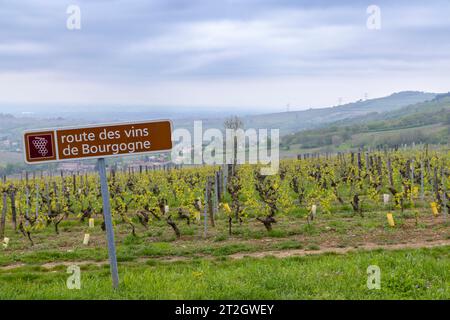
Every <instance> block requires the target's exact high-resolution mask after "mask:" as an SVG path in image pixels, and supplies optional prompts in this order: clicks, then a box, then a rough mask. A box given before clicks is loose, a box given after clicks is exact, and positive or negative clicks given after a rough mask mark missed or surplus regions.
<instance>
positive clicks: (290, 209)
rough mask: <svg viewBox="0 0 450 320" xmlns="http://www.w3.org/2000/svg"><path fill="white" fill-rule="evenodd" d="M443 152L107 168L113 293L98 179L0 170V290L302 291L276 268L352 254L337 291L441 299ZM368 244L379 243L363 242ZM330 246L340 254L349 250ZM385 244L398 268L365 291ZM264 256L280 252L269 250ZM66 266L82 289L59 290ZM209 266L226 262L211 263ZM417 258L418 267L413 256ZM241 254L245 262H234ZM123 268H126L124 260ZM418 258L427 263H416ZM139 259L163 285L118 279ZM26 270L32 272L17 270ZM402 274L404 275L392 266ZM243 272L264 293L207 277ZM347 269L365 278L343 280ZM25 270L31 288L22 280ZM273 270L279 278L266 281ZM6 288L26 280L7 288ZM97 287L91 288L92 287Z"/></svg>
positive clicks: (449, 158)
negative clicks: (267, 171)
mask: <svg viewBox="0 0 450 320" xmlns="http://www.w3.org/2000/svg"><path fill="white" fill-rule="evenodd" d="M449 163H450V153H448V151H447V150H433V151H431V150H430V151H429V150H428V149H423V150H422V149H415V150H402V151H400V150H392V151H386V150H380V151H376V152H352V153H351V152H349V153H341V154H338V155H335V156H331V155H303V156H299V158H298V159H296V160H285V161H282V162H281V164H280V168H279V172H278V174H277V175H272V176H263V175H261V173H260V171H261V170H260V169H261V168H260V167H259V166H254V165H237V166H234V165H229V166H198V167H168V168H156V169H155V168H143V167H141V168H139V169H138V170H133V169H128V170H117V169H116V168H114V167H111V168H110V169H109V172H108V181H109V188H110V196H111V208H112V215H113V222H114V226H115V229H116V243H117V245H118V258H119V265H120V268H121V272H123V273H125V275H124V280H123V281H124V284H123V286H125V287H126V288H128V289H121V290H122V291H120V290H119V293H111V292H110V291H111V289H110V288H109V287H108V273H107V271H108V263H107V252H106V244H105V241H106V240H105V235H104V231H105V230H104V229H105V227H104V223H103V216H102V201H101V192H100V185H99V180H98V179H99V178H98V176H97V175H96V174H73V175H65V174H64V173H59V172H58V173H55V172H53V173H51V174H46V175H36V174H34V175H31V174H27V173H24V174H23V175H22V179H17V180H10V179H8V178H7V177H4V178H3V180H2V182H1V184H0V192H1V194H2V202H1V209H2V210H1V221H0V238H1V239H3V246H2V247H1V248H0V252H1V254H0V286H4V290H3V291H2V290H0V298H12V297H36V298H39V297H41V296H40V295H39V290H38V289H37V288H39V287H41V288H44V289H43V290H44V291H45V290H47V289H45V288H46V286H49V288H50V289H48V290H49V291H48V292H47V293H48V297H66V298H71V297H74V295H75V297H86V296H90V297H111V296H112V297H124V298H125V297H128V294H130V296H132V297H138V298H139V297H140V298H143V297H145V298H148V297H154V298H161V297H163V298H180V297H181V298H205V297H206V298H210V297H215V298H217V297H219V298H237V297H241V298H265V297H269V298H275V299H277V298H299V297H302V294H303V293H300V291H299V290H300V289H299V288H294V289H295V290H294V289H292V288H289V289H286V288H285V289H283V290H282V292H283V293H281V291H279V290H281V288H283V287H284V286H286V284H284V282H285V281H290V282H295V283H296V282H298V281H300V280H299V279H297V280H293V279H287V278H283V277H282V274H283V271H280V270H291V269H292V268H296V267H295V265H296V263H297V267H298V268H299V269H298V270H301V269H305V268H306V267H305V264H306V265H307V264H311V263H312V262H311V260H301V259H307V258H310V257H309V256H311V255H313V254H314V255H315V256H317V258H318V260H317V261H316V262H317V263H316V265H315V266H314V265H311V268H313V269H314V268H316V267H320V266H321V268H322V269H325V271H326V270H328V271H330V270H331V269H333V268H338V269H339V266H342V265H348V264H350V265H351V266H349V270H350V269H352V268H353V269H354V268H355V266H356V265H361V268H359V269H358V270H353V271H352V273H350V274H349V273H346V274H345V277H348V279H346V280H345V281H344V280H342V283H341V284H339V283H338V284H336V283H334V284H331V286H333V285H337V286H338V287H339V288H341V289H342V290H343V292H344V293H343V296H345V297H354V296H353V295H355V294H361V296H362V297H366V298H367V297H371V296H370V295H372V296H373V297H374V298H388V297H395V296H396V295H397V294H398V291H399V290H400V291H401V294H404V297H407V298H413V297H414V298H422V297H424V298H425V297H440V298H449V297H450V293H449V291H448V290H449V289H448V287H449V286H448V284H449V283H448V281H449V279H450V277H449V274H448V273H449V271H448V270H450V268H449V266H450V262H449V259H448V258H449V257H448V248H449V247H448V246H449V245H450V240H449V239H450V228H449V221H448V219H449V218H448V212H449V209H450V202H449V201H448V199H449V197H450V193H449V192H448V189H449V188H450V184H449V179H448V175H449V169H450V166H449ZM418 248H423V249H420V250H421V251H420V250H419V249H418ZM426 248H428V249H426ZM373 249H380V250H382V249H386V251H375V253H371V252H372V251H370V250H373ZM390 249H392V250H394V249H398V250H400V251H398V252H397V251H395V250H394V251H392V250H390ZM355 250H356V251H355ZM358 250H362V251H361V252H360V251H358ZM401 250H406V251H401ZM408 250H412V251H408ZM366 251H367V252H366ZM329 253H342V254H344V253H345V254H348V258H345V256H342V257H341V256H328V255H326V254H329ZM321 254H325V256H323V255H321ZM390 255H398V257H397V258H398V261H402V259H403V260H405V261H403V262H402V263H400V264H399V265H398V266H392V261H391V265H390V267H389V268H391V269H392V268H394V269H395V268H399V269H398V270H397V269H396V270H397V271H395V272H394V271H393V272H394V275H393V274H392V272H391V274H390V275H389V277H392V279H391V278H389V279H388V280H387V281H388V283H390V284H391V286H389V287H388V288H386V289H384V290H381V291H380V292H368V291H367V289H364V286H365V280H364V277H365V272H366V268H367V266H368V265H370V264H371V261H375V262H377V261H378V263H379V264H383V263H384V262H383V259H388V260H389V259H391V260H392V259H393V258H392V257H391V256H390ZM400 255H402V256H400ZM274 256H275V257H278V258H285V259H280V260H278V259H275V260H273V257H274ZM430 256H431V257H433V258H430ZM408 257H411V258H408ZM299 259H300V260H299ZM320 259H322V260H320ZM302 261H303V262H302ZM366 262H367V263H366ZM71 264H78V265H80V266H82V268H83V270H84V271H83V272H86V273H87V274H88V275H89V279H90V280H92V281H91V283H89V281H88V280H86V284H85V286H86V287H87V288H90V289H86V290H85V291H83V290H81V291H80V293H77V292H72V291H67V289H65V287H64V285H65V284H64V279H65V277H66V274H65V268H66V267H67V266H69V265H71ZM220 264H223V265H224V266H225V269H224V270H228V272H226V271H219V270H217V268H215V266H216V267H217V265H220ZM417 264H422V266H423V268H424V269H422V270H415V267H414V268H412V267H411V266H417ZM245 265H247V266H248V268H249V269H248V270H245V271H242V270H241V269H242V268H244V267H245ZM125 266H129V268H125ZM275 266H276V267H275ZM408 266H409V267H408ZM133 268H136V273H137V275H136V273H132V272H131V271H130V270H133ZM327 268H328V269H327ZM162 269H164V270H165V271H162ZM425 269H427V270H428V271H430V270H431V272H430V273H429V274H428V273H425V272H422V271H423V270H425ZM55 270H56V271H55ZM148 270H159V271H161V278H157V275H154V274H153V273H152V275H151V281H153V283H154V285H155V288H159V289H161V292H160V293H159V294H156V293H154V292H153V291H154V290H152V289H151V288H150V287H146V288H147V290H148V291H149V292H147V294H145V293H139V294H137V293H136V292H134V291H133V290H131V289H130V286H137V287H139V286H140V285H139V284H140V283H141V280H138V279H139V274H141V275H142V276H147V277H148V276H149V275H148V274H147V271H148ZM233 270H234V271H233ZM249 270H253V271H249ZM293 270H297V269H293ZM31 271H32V272H31ZM51 271H53V272H56V274H52V273H51ZM316 271H317V272H318V273H317V275H319V274H323V273H326V274H328V273H327V272H328V271H327V272H325V271H324V270H321V271H319V270H316ZM30 272H31V274H32V276H26V275H25V273H26V274H27V275H29V274H30ZM33 272H34V273H33ZM58 272H59V274H58ZM130 272H131V273H132V275H130ZM155 272H157V271H155ZM224 272H225V274H221V273H224ZM242 272H244V273H248V272H250V273H251V272H253V273H252V274H243V273H242ZM260 272H261V274H260ZM265 272H266V273H267V274H264V275H263V274H262V273H265ZM286 272H287V271H286ZM302 272H303V274H304V275H305V277H306V278H305V279H304V282H305V283H308V281H310V282H311V283H314V281H317V279H316V278H315V276H314V274H311V272H312V270H310V269H308V270H303V271H302ZM330 272H331V271H330ZM339 272H343V271H339ZM396 272H397V274H396V275H395V273H396ZM401 272H404V273H406V274H407V280H404V279H403V278H401V277H399V276H398V274H401ZM408 272H410V273H411V274H409V275H408ZM164 273H166V274H165V276H166V277H167V278H164V277H165V276H164ZM344 273H345V272H344ZM33 274H34V276H33ZM177 274H178V275H179V276H176V275H177ZM295 274H298V271H295ZM308 275H309V277H310V278H308ZM222 276H223V277H224V278H223V279H222V278H220V279H221V280H218V278H219V277H222ZM280 276H281V279H279V277H280ZM395 276H397V278H395ZM415 276H417V279H415V278H414V277H415ZM136 277H138V278H136ZM208 277H216V278H211V279H209V278H208ZM252 277H255V279H254V280H253V281H254V282H255V283H256V284H257V283H259V282H258V279H260V281H263V282H264V283H266V285H265V286H268V288H269V289H268V292H271V294H268V295H266V294H265V293H263V292H262V291H258V290H256V289H254V288H252V289H249V288H247V289H245V290H248V292H247V294H248V295H247V296H240V295H241V294H242V292H240V291H239V289H236V288H235V289H234V291H233V290H231V291H230V290H229V288H228V289H227V290H228V291H227V290H225V289H224V288H225V287H222V286H225V284H219V282H221V281H222V282H223V283H227V282H229V283H230V284H231V283H236V284H237V283H239V282H240V281H243V282H244V283H243V284H242V285H243V286H244V287H246V286H247V285H248V283H246V280H245V279H252ZM353 277H355V279H358V278H361V279H363V280H361V281H360V282H359V283H357V284H349V282H350V281H351V279H352V278H353ZM386 277H388V276H386ZM33 279H35V281H36V283H37V284H36V287H33V284H32V283H30V281H31V282H33ZM162 279H165V281H166V282H164V284H162V283H161V281H163V280H162ZM205 279H209V280H205ZM276 279H278V280H276ZM147 280H148V279H147ZM272 280H273V281H274V283H277V282H279V283H280V284H279V287H276V285H275V284H272V285H273V286H275V287H276V288H273V287H271V286H270V285H269V284H268V282H270V281H272ZM142 281H144V280H142ZM205 281H207V282H208V284H207V285H206V284H205ZM280 281H281V282H280ZM333 281H338V280H337V279H334V280H333ZM405 281H406V282H405ZM183 282H186V283H190V285H191V287H192V288H197V289H198V290H199V291H201V289H200V288H199V287H198V286H199V285H201V288H203V289H204V288H205V286H206V287H211V286H212V287H214V290H212V291H211V293H210V295H208V294H207V293H202V294H200V292H196V291H195V290H194V292H185V291H184V289H183V290H182V289H180V290H178V291H177V292H179V294H180V296H177V295H174V293H173V291H174V290H173V289H174V288H175V287H177V286H179V285H181V283H183ZM18 283H19V285H18ZM270 283H271V282H270ZM281 283H283V284H281ZM399 283H400V284H399ZM58 285H59V287H58ZM15 286H18V287H19V288H22V290H25V288H28V289H29V290H30V291H29V292H28V293H23V292H22V293H19V291H17V290H15V289H14V287H15ZM96 286H99V288H102V289H101V290H100V291H101V292H102V294H100V293H99V292H96V291H95V287H96ZM142 286H144V285H143V284H142V283H141V288H143V287H142ZM145 286H149V283H147V284H146V285H145ZM355 286H356V287H355ZM399 286H400V287H401V288H400V289H399ZM238 287H239V285H237V288H238ZM293 287H295V285H294V284H293ZM344 288H347V289H344ZM352 288H353V289H352ZM65 290H66V291H65ZM127 290H128V291H127ZM130 290H131V291H130ZM135 290H138V289H135ZM242 290H244V288H243V289H242ZM255 290H256V291H255ZM271 290H272V291H271ZM286 290H287V291H286ZM290 290H293V291H292V292H291V291H290ZM302 290H305V288H304V287H303V289H302ZM327 290H331V289H330V288H328V287H325V288H324V290H323V292H320V293H319V292H315V293H314V292H312V291H311V290H309V291H308V290H307V292H309V293H310V294H312V295H313V297H319V298H321V297H326V295H325V296H323V295H322V294H323V293H324V292H327ZM333 290H335V289H333ZM364 290H366V291H364ZM144 291H145V290H144ZM150 291H151V292H152V293H150ZM49 292H51V293H49ZM83 292H84V295H83ZM108 292H110V293H108ZM127 292H128V293H127ZM129 292H134V294H132V293H129ZM163 292H164V293H163ZM170 292H172V293H170ZM183 292H184V293H183ZM289 292H290V293H289ZM345 292H346V293H345ZM361 292H364V293H361ZM114 294H116V296H115V295H114ZM152 294H155V295H152ZM46 297H47V296H46ZM330 297H338V298H339V297H342V296H340V295H339V294H336V293H335V294H334V295H333V294H332V295H331V296H330Z"/></svg>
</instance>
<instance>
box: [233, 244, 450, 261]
mask: <svg viewBox="0 0 450 320" xmlns="http://www.w3.org/2000/svg"><path fill="white" fill-rule="evenodd" d="M447 245H450V240H439V241H432V242H415V243H407V244H403V243H402V244H392V245H379V244H375V243H368V244H365V245H362V246H359V247H357V248H350V247H348V248H335V247H330V248H322V249H319V250H305V249H291V250H276V251H264V252H250V253H236V254H232V255H230V256H228V257H229V258H231V259H242V258H244V257H252V258H264V257H276V258H288V257H295V256H306V255H316V254H324V253H337V254H345V253H348V252H351V251H357V250H363V251H370V250H377V249H383V250H401V249H419V248H433V247H439V246H447Z"/></svg>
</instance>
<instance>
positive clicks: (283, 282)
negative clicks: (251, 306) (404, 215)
mask: <svg viewBox="0 0 450 320" xmlns="http://www.w3.org/2000/svg"><path fill="white" fill-rule="evenodd" d="M242 249H243V248H239V250H242ZM449 249H450V247H448V246H447V247H439V248H433V249H417V250H400V251H383V250H376V251H372V252H354V253H349V254H347V255H336V254H326V255H317V256H305V257H292V258H285V259H276V258H264V259H253V258H244V259H242V260H231V259H225V258H221V259H216V260H201V259H197V260H192V261H189V262H172V263H163V262H157V261H154V260H150V262H151V263H150V262H149V263H146V264H145V263H129V264H126V265H124V264H119V272H120V279H121V285H120V289H119V290H118V291H116V292H114V291H113V290H112V289H111V279H110V274H109V268H108V266H102V267H98V266H83V268H82V273H81V284H82V288H81V290H68V289H67V288H66V280H67V277H68V276H69V275H68V274H67V273H66V270H65V268H56V269H53V270H50V271H48V270H44V269H42V268H38V267H29V266H27V267H23V268H18V269H14V270H8V271H0V299H2V300H3V299H450V289H449V288H450V283H449V282H450V259H449ZM369 265H378V266H379V267H380V268H381V290H368V289H367V286H366V282H367V274H366V270H367V267H368V266H369Z"/></svg>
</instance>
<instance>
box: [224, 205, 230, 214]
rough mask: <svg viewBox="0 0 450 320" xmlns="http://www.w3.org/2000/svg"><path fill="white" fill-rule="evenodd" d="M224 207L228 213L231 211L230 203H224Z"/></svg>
mask: <svg viewBox="0 0 450 320" xmlns="http://www.w3.org/2000/svg"><path fill="white" fill-rule="evenodd" d="M223 209H224V210H225V212H226V213H231V209H230V206H229V205H228V203H224V204H223Z"/></svg>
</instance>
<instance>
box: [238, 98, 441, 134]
mask: <svg viewBox="0 0 450 320" xmlns="http://www.w3.org/2000/svg"><path fill="white" fill-rule="evenodd" d="M435 97H436V94H435V93H425V92H417V91H405V92H399V93H394V94H392V95H390V96H387V97H383V98H378V99H370V100H366V101H361V100H360V101H357V102H354V103H349V104H345V105H341V106H335V107H331V108H320V109H309V110H304V111H292V112H282V113H273V114H263V115H256V116H249V117H245V118H244V122H245V126H246V127H248V128H279V129H280V131H281V134H282V135H284V134H288V133H291V132H297V131H299V130H303V129H311V128H318V127H321V126H323V125H325V124H328V123H332V122H336V121H338V120H343V119H351V118H356V117H359V116H362V115H366V114H369V113H373V112H377V113H383V112H388V111H393V110H398V109H401V108H403V107H405V106H408V105H411V104H415V103H418V102H424V101H428V100H432V99H434V98H435Z"/></svg>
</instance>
